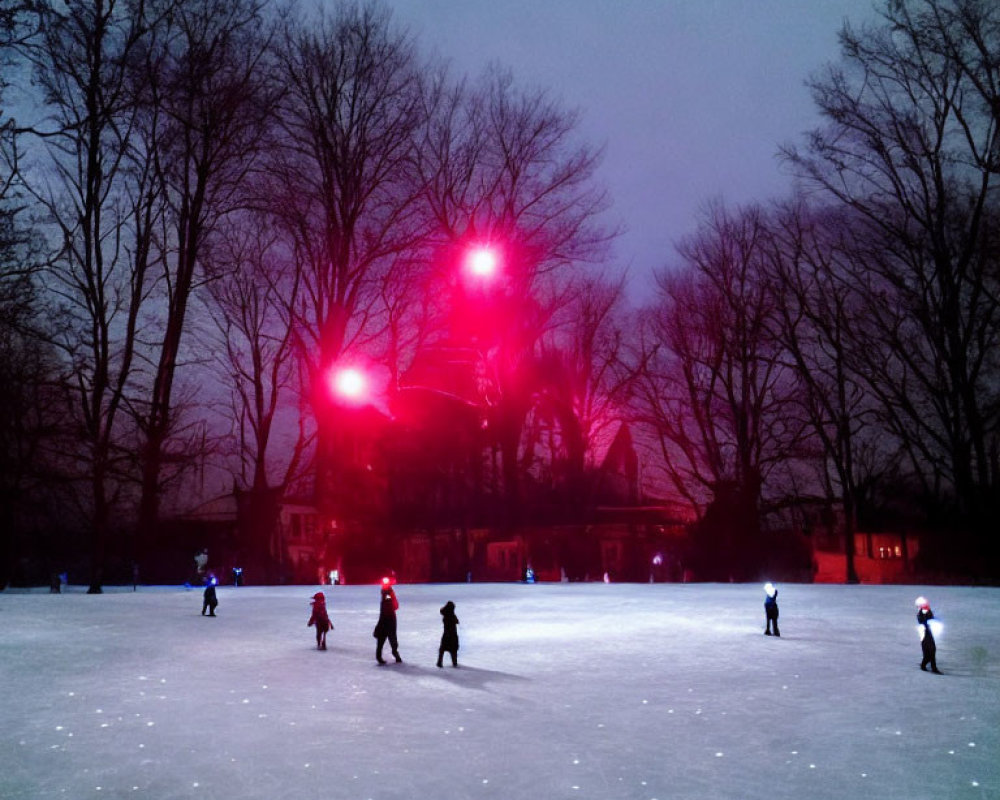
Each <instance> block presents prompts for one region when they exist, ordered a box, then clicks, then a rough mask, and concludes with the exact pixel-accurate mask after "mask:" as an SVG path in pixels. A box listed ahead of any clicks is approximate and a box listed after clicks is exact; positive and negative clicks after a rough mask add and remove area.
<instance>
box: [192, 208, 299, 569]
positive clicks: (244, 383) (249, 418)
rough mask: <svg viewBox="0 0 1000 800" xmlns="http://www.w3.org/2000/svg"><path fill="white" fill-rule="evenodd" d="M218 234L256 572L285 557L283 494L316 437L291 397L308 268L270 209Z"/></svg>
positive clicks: (220, 293) (214, 291)
mask: <svg viewBox="0 0 1000 800" xmlns="http://www.w3.org/2000/svg"><path fill="white" fill-rule="evenodd" d="M218 233H219V235H218V236H217V240H216V242H215V244H214V245H213V247H211V248H210V250H209V252H208V253H207V261H208V262H209V264H210V265H211V269H212V271H213V272H214V273H216V274H217V275H219V277H218V278H217V279H216V280H215V281H213V282H212V283H211V284H210V290H211V297H212V303H213V311H214V312H215V313H213V318H214V320H215V323H216V327H217V329H218V342H219V348H218V353H219V355H218V356H217V359H216V361H217V364H218V366H219V367H220V368H221V369H222V370H223V371H224V373H225V374H226V375H227V377H228V386H229V390H230V393H231V394H230V400H231V402H230V413H231V415H232V420H233V427H234V430H233V435H234V437H235V439H236V450H237V455H238V458H239V474H240V480H239V487H238V488H239V490H241V491H243V492H245V493H247V495H248V500H247V501H246V504H247V506H248V508H249V513H248V515H247V516H248V519H247V529H246V533H247V539H246V542H245V544H246V546H247V552H246V553H245V557H246V559H247V562H248V564H249V566H251V568H252V570H253V572H254V573H255V574H257V575H260V576H267V575H269V574H272V570H273V568H274V566H275V565H278V564H280V563H281V560H282V557H283V553H282V552H281V550H280V548H279V547H277V546H276V544H277V543H276V542H275V539H274V533H275V528H276V524H277V513H278V510H279V507H278V501H279V500H280V498H281V497H282V496H283V495H284V493H285V491H286V488H287V487H288V486H289V485H290V484H291V483H292V482H293V481H294V480H295V479H296V478H297V477H299V475H300V472H301V469H302V466H303V461H304V455H305V452H306V449H307V447H308V446H309V444H310V443H311V439H312V436H311V432H310V431H309V430H308V429H307V424H306V420H305V419H303V417H302V411H303V409H302V408H301V405H302V404H301V403H300V404H299V405H298V408H297V410H298V411H299V414H298V415H297V418H293V417H294V416H295V410H296V404H295V403H294V402H291V401H292V400H294V399H295V397H297V396H299V394H300V393H299V386H300V380H301V379H302V376H301V375H300V374H299V370H298V367H299V365H300V363H301V362H300V359H299V357H298V353H297V351H296V349H295V347H294V336H293V334H294V327H293V324H292V320H291V317H290V315H289V313H288V308H289V305H293V304H294V299H295V296H296V293H297V291H298V286H297V282H298V280H299V277H300V274H299V272H298V271H297V270H295V269H294V268H292V267H291V266H290V265H289V263H288V258H287V253H285V254H283V251H282V247H281V241H280V237H279V236H278V235H277V233H276V231H274V230H273V229H272V228H271V227H270V226H269V225H268V222H267V218H266V217H265V216H264V215H261V214H253V215H245V216H241V217H239V218H237V219H234V220H233V224H231V225H229V226H226V227H225V228H224V229H223V230H220V231H219V232H218ZM282 445H284V447H282Z"/></svg>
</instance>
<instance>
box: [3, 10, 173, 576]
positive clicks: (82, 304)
mask: <svg viewBox="0 0 1000 800" xmlns="http://www.w3.org/2000/svg"><path fill="white" fill-rule="evenodd" d="M162 13H163V8H162V7H161V6H159V5H157V4H148V3H141V2H116V0H98V1H97V2H95V3H92V4H74V5H72V6H68V7H63V6H62V5H61V4H59V5H57V4H48V3H45V4H39V5H38V7H37V14H38V21H39V23H38V33H37V35H35V36H33V37H32V38H30V39H29V40H28V41H27V42H25V44H24V46H23V49H22V51H23V52H24V53H25V55H26V57H27V58H28V59H29V60H30V62H31V64H32V65H33V67H34V71H35V76H36V81H37V83H38V86H39V87H40V90H41V92H42V98H41V99H42V101H43V102H44V104H45V108H46V110H47V112H48V113H49V116H48V118H47V120H45V121H44V122H43V123H41V124H40V125H39V126H38V127H36V128H34V129H32V130H31V131H30V133H31V134H33V135H34V136H36V137H37V138H38V139H39V140H41V141H42V142H43V143H44V145H45V152H46V153H47V155H48V161H47V167H48V169H47V170H45V169H41V168H39V169H38V170H35V171H34V172H33V174H32V179H31V181H30V182H29V186H30V187H31V192H32V194H33V196H34V198H35V200H36V201H37V202H38V203H39V204H40V205H41V206H42V208H44V209H45V211H46V212H47V215H48V220H47V221H48V223H49V224H50V225H51V226H52V227H53V229H54V237H55V238H56V239H57V240H58V244H57V253H56V255H55V256H54V258H53V260H52V266H51V268H50V286H51V289H52V291H53V292H54V293H55V294H56V296H57V298H58V299H59V300H60V301H61V302H62V304H63V306H64V308H65V309H66V312H67V319H68V320H69V322H68V324H67V325H66V327H65V328H64V329H63V330H56V331H53V333H52V336H53V339H54V340H55V341H56V344H57V345H58V347H60V348H61V350H62V351H63V353H64V356H65V358H66V360H67V363H68V364H69V375H68V388H69V391H70V393H71V394H72V395H73V396H74V412H75V413H74V416H75V417H76V418H77V419H78V424H79V434H80V441H81V442H82V448H81V449H80V450H79V451H77V452H76V453H75V458H76V461H77V473H78V475H79V477H80V478H81V479H82V480H83V481H85V483H86V484H87V486H88V490H87V492H85V500H84V502H83V510H84V512H85V514H86V516H87V517H88V518H89V519H90V527H91V530H92V575H91V585H90V589H89V591H91V592H100V591H101V583H102V580H103V577H102V576H103V569H104V558H105V545H106V537H107V533H108V526H109V523H110V519H111V510H112V508H113V506H114V502H115V497H116V495H117V494H118V492H119V491H121V488H122V485H123V484H122V480H123V478H124V476H125V472H126V469H127V459H126V457H125V456H126V454H125V453H123V452H122V451H121V450H120V449H119V445H120V443H121V431H120V430H119V429H120V423H121V414H120V412H121V411H122V408H123V404H124V403H125V402H126V390H127V387H128V385H129V381H130V380H131V377H132V374H133V370H134V366H135V356H136V346H137V338H136V337H137V321H138V318H139V312H140V308H141V306H142V303H143V301H144V299H145V297H146V293H147V291H148V289H149V283H148V276H147V268H148V261H147V254H148V245H147V243H145V242H144V241H143V239H144V238H145V237H147V236H148V233H149V230H148V227H147V228H146V229H142V228H141V227H133V226H132V225H131V223H133V222H135V221H137V220H139V219H141V198H143V197H144V195H145V194H146V191H147V187H146V186H144V184H143V181H146V180H147V179H148V172H144V171H142V170H139V171H138V172H136V171H134V170H132V169H131V164H132V162H131V161H130V156H131V144H130V137H131V134H132V131H133V130H134V129H135V125H136V121H137V114H138V108H137V104H136V91H137V81H140V80H141V79H140V78H137V76H136V75H135V74H134V73H133V72H132V71H131V69H130V67H131V64H132V62H133V60H134V58H135V57H136V54H137V53H138V52H139V51H140V50H141V49H142V48H143V47H145V46H146V44H147V42H148V39H149V37H150V35H151V31H152V30H153V29H155V27H156V26H157V25H158V24H159V22H160V21H161V19H162V16H161V15H162Z"/></svg>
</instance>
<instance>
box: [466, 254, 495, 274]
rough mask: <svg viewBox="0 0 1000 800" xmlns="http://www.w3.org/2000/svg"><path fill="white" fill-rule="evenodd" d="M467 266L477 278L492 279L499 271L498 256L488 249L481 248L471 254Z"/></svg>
mask: <svg viewBox="0 0 1000 800" xmlns="http://www.w3.org/2000/svg"><path fill="white" fill-rule="evenodd" d="M466 266H467V267H468V270H469V272H470V273H471V274H472V275H475V276H476V277H477V278H490V277H492V276H493V275H494V274H496V271H497V256H496V253H494V252H493V251H492V250H490V249H489V248H487V247H480V248H477V249H476V250H473V251H472V252H471V253H469V258H468V260H467V261H466Z"/></svg>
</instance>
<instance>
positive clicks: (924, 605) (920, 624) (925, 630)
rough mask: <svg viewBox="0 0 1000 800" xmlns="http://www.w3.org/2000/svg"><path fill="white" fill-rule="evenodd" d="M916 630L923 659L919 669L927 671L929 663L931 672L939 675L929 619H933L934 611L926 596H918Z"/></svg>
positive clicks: (935, 644) (935, 646) (935, 645)
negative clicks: (918, 634)
mask: <svg viewBox="0 0 1000 800" xmlns="http://www.w3.org/2000/svg"><path fill="white" fill-rule="evenodd" d="M916 604H917V631H918V632H919V633H920V649H921V650H922V651H923V655H924V657H923V660H922V661H921V662H920V669H922V670H923V671H924V672H926V671H927V665H928V664H930V665H931V672H934V673H936V674H937V675H941V674H942V672H941V670H939V669H938V668H937V642H935V641H934V633H933V632H932V631H931V626H930V621H931V620H932V619H934V612H933V611H931V604H930V603H928V602H927V598H925V597H918V598H917V601H916Z"/></svg>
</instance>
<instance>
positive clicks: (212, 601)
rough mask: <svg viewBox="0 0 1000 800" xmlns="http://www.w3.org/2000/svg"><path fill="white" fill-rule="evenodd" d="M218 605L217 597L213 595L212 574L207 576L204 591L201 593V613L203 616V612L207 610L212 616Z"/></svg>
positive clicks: (213, 577) (213, 583)
mask: <svg viewBox="0 0 1000 800" xmlns="http://www.w3.org/2000/svg"><path fill="white" fill-rule="evenodd" d="M218 605H219V598H217V597H216V596H215V576H214V575H212V576H210V577H209V579H208V582H207V584H206V585H205V593H204V594H203V595H202V604H201V615H202V616H205V612H206V611H208V616H210V617H214V616H215V609H216V607H217V606H218Z"/></svg>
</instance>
